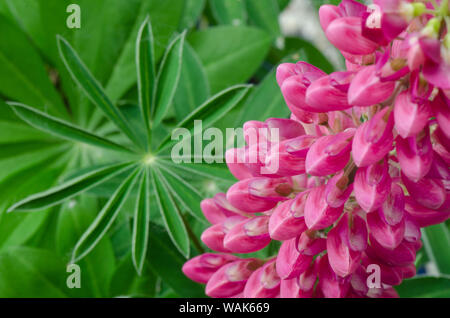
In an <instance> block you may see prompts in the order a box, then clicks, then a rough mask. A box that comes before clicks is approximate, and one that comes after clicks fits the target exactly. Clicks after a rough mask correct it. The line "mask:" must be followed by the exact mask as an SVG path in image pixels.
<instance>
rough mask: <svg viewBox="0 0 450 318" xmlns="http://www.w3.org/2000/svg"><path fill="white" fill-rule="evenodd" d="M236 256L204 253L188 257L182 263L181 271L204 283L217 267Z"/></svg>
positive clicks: (234, 258)
mask: <svg viewBox="0 0 450 318" xmlns="http://www.w3.org/2000/svg"><path fill="white" fill-rule="evenodd" d="M236 260H238V258H237V257H236V256H233V255H231V254H213V253H205V254H202V255H199V256H197V257H194V258H192V259H190V260H189V261H188V262H186V263H185V264H184V265H183V273H184V274H185V275H186V276H187V277H189V278H190V279H192V280H193V281H196V282H198V283H202V284H206V283H207V282H208V280H209V279H210V278H211V276H212V275H213V274H214V273H215V272H217V270H218V269H219V268H221V267H222V266H223V265H225V264H228V263H230V262H233V261H236Z"/></svg>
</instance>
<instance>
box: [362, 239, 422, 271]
mask: <svg viewBox="0 0 450 318" xmlns="http://www.w3.org/2000/svg"><path fill="white" fill-rule="evenodd" d="M367 254H368V255H369V256H370V257H373V256H375V258H379V259H380V260H382V261H383V262H384V263H385V264H387V265H391V266H407V265H409V264H411V263H413V262H414V260H415V259H416V248H415V245H414V244H413V243H410V242H407V241H405V240H403V241H402V242H401V243H400V244H399V245H398V246H397V247H396V248H395V249H387V248H385V247H383V246H382V245H381V244H380V243H378V241H377V240H376V239H374V238H373V237H372V236H370V248H368V249H367Z"/></svg>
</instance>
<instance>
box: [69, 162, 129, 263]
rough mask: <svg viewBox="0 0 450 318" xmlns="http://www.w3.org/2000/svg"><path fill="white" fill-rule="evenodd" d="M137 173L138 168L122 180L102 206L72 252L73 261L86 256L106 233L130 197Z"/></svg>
mask: <svg viewBox="0 0 450 318" xmlns="http://www.w3.org/2000/svg"><path fill="white" fill-rule="evenodd" d="M137 174H138V170H137V169H136V170H135V171H134V172H132V173H131V174H130V175H129V176H128V177H127V178H126V179H125V180H124V181H123V182H122V184H121V185H120V186H119V188H118V189H117V190H116V192H115V193H114V194H113V195H112V196H111V198H110V199H109V200H108V202H107V203H106V204H105V206H104V207H103V208H102V210H101V211H100V213H99V214H98V216H97V217H96V218H95V220H94V222H92V224H91V225H90V226H89V228H88V229H87V230H86V231H85V232H84V233H83V235H82V236H81V238H80V239H79V241H78V242H77V244H76V246H75V248H74V251H73V253H72V262H74V263H75V262H77V261H78V260H80V259H82V258H83V257H84V256H86V255H87V254H88V253H89V252H90V251H92V249H93V248H94V247H95V246H96V245H97V244H98V242H100V240H101V239H102V238H103V236H104V235H105V234H106V232H107V231H108V229H109V228H110V227H111V225H112V224H113V222H114V220H115V219H116V218H117V215H118V214H119V212H120V211H121V208H122V206H123V204H124V203H125V201H126V199H127V198H128V195H129V194H130V192H131V189H132V188H133V185H134V183H135V181H136V176H137Z"/></svg>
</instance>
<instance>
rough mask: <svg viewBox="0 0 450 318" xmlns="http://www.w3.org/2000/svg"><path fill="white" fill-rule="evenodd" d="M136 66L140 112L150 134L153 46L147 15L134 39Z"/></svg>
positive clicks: (153, 75) (153, 69)
mask: <svg viewBox="0 0 450 318" xmlns="http://www.w3.org/2000/svg"><path fill="white" fill-rule="evenodd" d="M136 67H137V78H138V94H139V105H140V107H141V113H142V116H143V118H144V122H145V126H146V129H147V134H148V135H149V134H150V116H151V111H152V100H153V90H154V87H155V77H156V75H155V72H156V71H155V46H154V38H153V30H152V25H151V23H150V18H149V17H147V18H146V19H145V21H144V23H143V24H142V26H141V28H140V29H139V32H138V38H137V41H136Z"/></svg>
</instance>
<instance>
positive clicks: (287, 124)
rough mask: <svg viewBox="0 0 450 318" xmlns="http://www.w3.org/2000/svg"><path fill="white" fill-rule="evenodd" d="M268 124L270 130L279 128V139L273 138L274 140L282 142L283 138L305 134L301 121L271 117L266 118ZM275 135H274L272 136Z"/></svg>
mask: <svg viewBox="0 0 450 318" xmlns="http://www.w3.org/2000/svg"><path fill="white" fill-rule="evenodd" d="M266 124H267V127H268V129H269V135H270V132H271V131H272V130H274V129H277V130H278V132H279V133H278V135H279V140H272V139H271V141H272V142H280V141H283V140H288V139H292V138H296V137H299V136H303V135H304V134H305V129H304V128H303V126H302V124H300V123H299V122H297V121H295V120H292V119H286V118H269V119H266ZM271 137H273V136H271Z"/></svg>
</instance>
